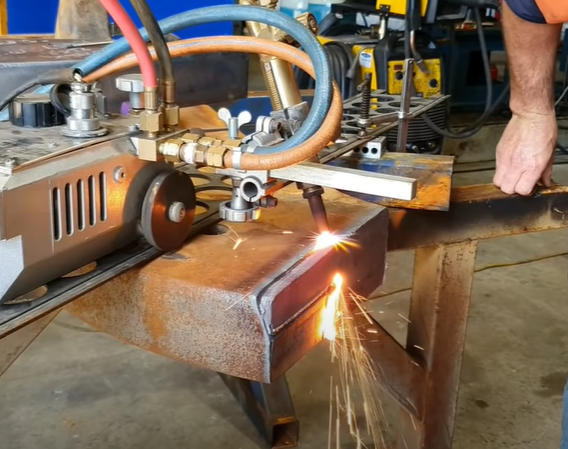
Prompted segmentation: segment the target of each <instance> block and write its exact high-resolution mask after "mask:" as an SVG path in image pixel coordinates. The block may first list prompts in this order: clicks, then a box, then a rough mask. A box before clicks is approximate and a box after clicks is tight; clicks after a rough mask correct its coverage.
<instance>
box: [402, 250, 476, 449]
mask: <svg viewBox="0 0 568 449" xmlns="http://www.w3.org/2000/svg"><path fill="white" fill-rule="evenodd" d="M476 252H477V242H472V241H469V242H463V243H458V244H453V245H444V246H436V247H429V248H420V249H417V250H416V256H415V262H414V280H413V286H412V297H411V306H410V315H409V321H410V324H409V327H408V336H407V344H406V350H407V352H408V353H409V354H410V355H411V356H412V358H413V359H414V360H416V361H417V362H418V363H419V364H420V365H421V366H422V367H423V368H424V370H425V373H424V376H425V379H424V382H423V392H422V413H421V419H420V421H418V422H417V420H416V419H415V418H414V417H410V419H408V418H406V419H405V420H404V421H403V422H404V423H405V424H406V425H403V429H402V431H401V434H402V435H403V436H404V441H403V442H402V443H401V444H400V445H399V447H404V448H405V449H413V448H416V449H418V448H424V449H450V448H451V446H452V438H453V433H454V425H455V415H456V406H457V399H458V391H459V383H460V374H461V366H462V355H463V350H464V345H465V333H466V326H467V316H468V311H469V303H470V297H471V288H472V284H473V274H474V268H475V267H474V266H475V257H476ZM404 427H406V428H404Z"/></svg>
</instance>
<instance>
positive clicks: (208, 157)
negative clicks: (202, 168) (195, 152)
mask: <svg viewBox="0 0 568 449" xmlns="http://www.w3.org/2000/svg"><path fill="white" fill-rule="evenodd" d="M227 151H229V150H228V148H226V147H224V146H215V147H211V148H209V149H208V150H207V152H206V153H205V164H206V165H208V166H209V167H216V168H224V167H225V166H224V164H223V160H224V157H225V154H226V153H227Z"/></svg>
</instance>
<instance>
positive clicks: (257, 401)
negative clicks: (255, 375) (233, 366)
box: [219, 373, 300, 449]
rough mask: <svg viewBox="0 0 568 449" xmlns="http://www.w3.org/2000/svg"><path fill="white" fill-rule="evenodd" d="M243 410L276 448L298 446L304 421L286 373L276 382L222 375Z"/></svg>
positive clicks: (270, 445)
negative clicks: (298, 410)
mask: <svg viewBox="0 0 568 449" xmlns="http://www.w3.org/2000/svg"><path fill="white" fill-rule="evenodd" d="M219 375H220V376H221V379H223V382H225V385H227V387H229V389H230V390H231V393H233V395H234V396H235V398H236V399H237V401H238V402H239V404H240V405H241V407H242V408H243V410H244V411H245V412H246V414H247V415H248V416H249V418H250V420H251V421H252V423H253V424H254V426H255V427H256V428H257V430H258V431H259V432H260V433H261V435H262V436H263V438H264V439H265V440H266V442H267V443H268V444H269V447H270V448H272V449H285V448H291V447H297V446H298V440H299V434H300V423H299V421H298V418H296V412H295V411H294V405H293V403H292V398H291V396H290V390H289V389H288V382H287V380H286V377H285V376H282V377H280V378H279V379H278V380H277V381H275V382H274V383H272V384H265V383H260V382H254V381H251V380H247V379H241V378H239V377H233V376H228V375H226V374H221V373H219Z"/></svg>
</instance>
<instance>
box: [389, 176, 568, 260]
mask: <svg viewBox="0 0 568 449" xmlns="http://www.w3.org/2000/svg"><path fill="white" fill-rule="evenodd" d="M567 226H568V187H564V186H555V187H553V188H551V189H544V190H540V191H539V192H537V193H536V194H534V195H533V196H531V197H521V196H510V195H505V194H504V193H501V192H500V191H499V190H498V189H497V188H496V187H494V186H493V185H489V184H483V185H476V186H468V187H458V188H454V189H452V194H451V200H450V209H449V211H447V212H436V211H424V210H403V209H391V210H390V226H389V244H388V248H389V251H398V250H405V249H414V248H420V247H427V246H433V245H443V244H449V243H458V242H463V241H466V240H484V239H490V238H495V237H504V236H508V235H515V234H524V233H528V232H539V231H548V230H553V229H561V228H565V227H567Z"/></svg>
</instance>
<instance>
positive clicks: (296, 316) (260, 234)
mask: <svg viewBox="0 0 568 449" xmlns="http://www.w3.org/2000/svg"><path fill="white" fill-rule="evenodd" d="M324 198H325V199H326V205H327V209H328V214H329V222H330V227H331V229H333V230H335V231H337V232H338V233H341V234H344V235H346V236H347V237H349V238H350V239H351V240H352V242H353V243H354V244H356V245H352V246H350V247H349V248H348V250H340V249H326V250H321V251H317V252H314V251H313V245H314V239H313V237H314V232H315V227H314V224H313V220H312V217H311V215H310V210H309V207H308V204H307V202H306V201H305V200H304V199H303V197H302V195H301V192H300V193H299V192H298V191H297V190H296V189H295V188H294V187H293V186H290V187H288V188H285V189H283V190H282V191H281V192H280V193H279V199H280V205H279V206H278V207H277V208H275V209H271V210H267V211H263V216H262V218H261V220H260V221H259V222H255V223H245V224H227V223H221V227H222V226H225V229H222V228H221V229H222V230H221V231H219V232H217V234H219V235H198V236H197V237H196V238H194V239H193V240H190V241H189V243H188V244H187V245H186V246H185V247H184V248H182V249H181V250H180V251H178V252H177V253H175V254H173V255H171V254H170V255H166V256H163V257H161V258H159V259H156V260H155V261H152V262H150V263H148V264H147V265H146V266H143V267H141V268H139V269H133V270H131V271H129V272H127V273H125V274H124V275H122V276H120V277H119V278H117V279H115V280H113V281H110V282H108V283H107V284H105V285H103V286H101V287H100V288H98V289H97V290H95V291H92V292H91V293H88V294H87V295H85V296H84V297H83V298H80V299H78V300H77V301H75V302H74V303H72V304H71V305H70V306H68V308H69V310H70V311H71V313H73V314H75V315H76V316H78V317H79V318H81V319H83V320H84V321H86V322H87V323H89V324H91V325H92V326H93V327H95V328H97V329H99V330H102V331H104V332H106V333H108V334H110V335H113V336H115V337H117V338H119V339H122V340H124V341H126V342H129V343H131V344H134V345H137V346H140V347H142V348H144V349H147V350H150V351H153V352H156V353H160V354H162V355H165V356H167V357H171V358H174V359H178V360H182V361H185V362H188V363H191V364H193V365H197V366H200V367H203V368H208V369H211V370H214V371H217V372H222V373H225V374H229V375H232V376H235V377H240V378H246V379H250V380H254V381H258V382H265V383H270V382H273V381H275V380H276V379H278V378H279V377H280V376H281V375H283V374H284V373H285V372H286V371H287V370H288V369H289V368H290V367H291V366H292V365H294V364H295V363H296V362H297V361H298V360H299V359H300V358H301V357H302V356H304V355H305V354H306V353H307V352H309V351H310V350H311V349H312V348H313V347H314V346H315V345H317V344H318V343H319V342H320V341H321V339H322V335H321V319H322V310H323V307H324V303H325V301H323V300H322V299H323V298H324V297H325V293H326V291H327V290H328V287H329V285H330V283H331V281H332V279H333V276H334V275H335V274H336V272H338V271H341V273H342V274H343V276H344V278H345V284H346V285H349V286H350V288H352V289H353V290H354V291H355V292H356V293H358V294H360V295H363V296H367V295H369V294H370V293H371V292H372V291H374V290H375V289H376V288H377V287H378V286H379V285H380V284H381V283H382V281H383V277H384V270H385V257H386V231H387V228H388V211H387V210H386V209H384V208H382V207H381V206H377V205H373V204H368V203H365V202H363V201H361V200H358V199H355V198H352V197H350V196H347V195H343V194H340V193H338V192H335V191H329V192H326V194H325V196H324ZM218 229H219V228H218ZM213 233H215V232H213ZM210 234H211V233H210ZM236 242H240V244H237V243H236Z"/></svg>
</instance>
